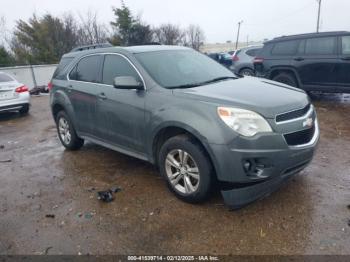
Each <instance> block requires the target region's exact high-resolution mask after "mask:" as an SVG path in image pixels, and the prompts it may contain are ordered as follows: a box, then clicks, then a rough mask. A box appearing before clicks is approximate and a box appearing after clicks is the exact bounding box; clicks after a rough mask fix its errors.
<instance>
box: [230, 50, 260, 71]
mask: <svg viewBox="0 0 350 262" xmlns="http://www.w3.org/2000/svg"><path fill="white" fill-rule="evenodd" d="M261 48H262V46H250V47H245V48H242V49H239V50H236V51H235V52H234V54H233V56H232V66H231V67H230V69H231V70H232V71H233V72H234V73H235V74H236V75H240V76H254V75H255V73H254V64H253V60H254V58H255V56H256V55H257V54H258V53H259V51H260V50H261Z"/></svg>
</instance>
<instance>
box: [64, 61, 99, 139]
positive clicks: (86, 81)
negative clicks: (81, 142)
mask: <svg viewBox="0 0 350 262" xmlns="http://www.w3.org/2000/svg"><path fill="white" fill-rule="evenodd" d="M102 58H103V56H102V55H89V56H86V57H83V58H82V59H81V60H80V61H79V62H78V63H77V64H76V65H75V67H73V69H72V71H71V72H70V74H69V83H68V89H67V92H68V94H69V97H70V100H71V102H72V105H73V108H74V113H75V119H76V124H77V129H78V131H79V132H80V133H82V134H87V135H92V136H95V135H96V129H95V126H96V119H97V117H96V106H97V97H98V94H99V93H98V88H97V87H98V86H97V84H98V83H100V81H101V63H102Z"/></svg>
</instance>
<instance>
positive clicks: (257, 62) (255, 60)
mask: <svg viewBox="0 0 350 262" xmlns="http://www.w3.org/2000/svg"><path fill="white" fill-rule="evenodd" d="M263 62H264V58H262V57H255V58H254V64H262V63H263Z"/></svg>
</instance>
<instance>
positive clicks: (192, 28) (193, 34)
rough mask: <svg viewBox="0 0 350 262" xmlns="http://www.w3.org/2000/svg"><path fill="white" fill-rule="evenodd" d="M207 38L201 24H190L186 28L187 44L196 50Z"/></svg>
mask: <svg viewBox="0 0 350 262" xmlns="http://www.w3.org/2000/svg"><path fill="white" fill-rule="evenodd" d="M204 40H205V35H204V31H203V30H202V28H201V27H200V26H199V25H193V24H192V25H189V26H188V28H187V30H186V45H188V46H190V47H192V48H193V49H195V50H199V48H200V47H201V46H202V45H203V42H204Z"/></svg>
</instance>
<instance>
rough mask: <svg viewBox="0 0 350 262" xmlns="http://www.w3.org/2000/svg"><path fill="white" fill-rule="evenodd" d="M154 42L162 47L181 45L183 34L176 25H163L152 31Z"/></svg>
mask: <svg viewBox="0 0 350 262" xmlns="http://www.w3.org/2000/svg"><path fill="white" fill-rule="evenodd" d="M153 31H154V38H155V41H157V42H159V43H161V44H164V45H182V44H184V40H185V32H184V31H183V30H182V29H181V28H180V27H179V26H177V25H173V24H163V25H161V26H159V27H156V28H154V29H153Z"/></svg>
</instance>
